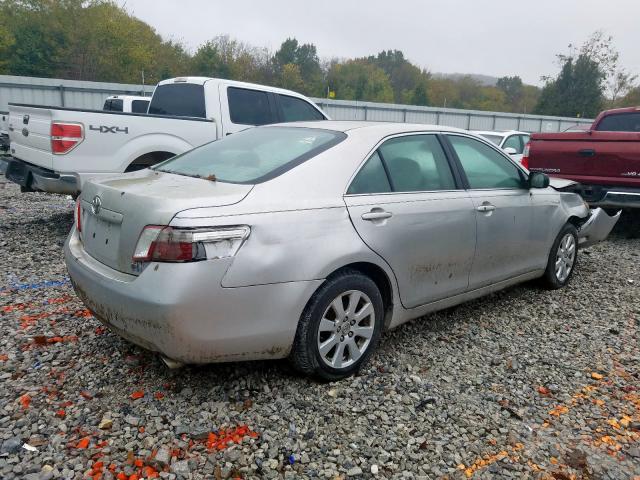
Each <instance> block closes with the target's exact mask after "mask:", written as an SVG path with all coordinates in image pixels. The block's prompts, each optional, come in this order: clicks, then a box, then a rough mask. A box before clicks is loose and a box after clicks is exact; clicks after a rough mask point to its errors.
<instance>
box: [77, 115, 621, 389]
mask: <svg viewBox="0 0 640 480" xmlns="http://www.w3.org/2000/svg"><path fill="white" fill-rule="evenodd" d="M616 220H617V216H615V217H609V216H608V215H607V214H605V213H604V212H603V211H600V210H595V211H590V210H589V208H588V207H587V206H586V205H585V203H584V202H583V201H582V200H581V198H580V197H579V196H578V195H575V194H572V193H563V192H562V191H560V190H558V189H556V188H553V187H552V186H549V178H548V177H546V176H545V175H543V174H541V173H529V172H528V171H526V170H525V169H523V168H522V167H520V166H519V165H517V164H516V163H515V162H513V161H512V160H511V159H510V158H509V156H508V155H506V154H505V153H504V152H503V151H501V150H500V149H498V148H497V147H495V146H494V145H492V144H491V143H490V142H489V141H487V140H484V139H482V138H480V137H477V136H475V135H472V134H469V133H468V132H464V131H462V130H456V129H449V128H444V127H431V126H425V125H407V124H382V123H380V124H374V123H359V122H330V121H324V122H312V123H299V124H288V125H287V124H284V125H278V126H265V127H258V128H253V129H250V130H247V131H244V132H241V133H237V134H234V135H232V136H229V137H226V138H224V139H223V140H220V141H217V142H213V143H209V144H207V145H204V146H202V147H199V148H197V149H195V150H192V151H190V152H187V153H185V154H182V155H179V156H177V157H174V158H172V159H169V160H167V161H165V162H163V163H161V164H158V165H156V166H155V167H152V168H151V169H147V170H143V171H139V172H133V173H130V174H126V175H123V176H119V177H115V178H113V179H110V180H101V181H96V182H90V183H88V185H87V186H86V187H85V188H84V191H83V192H82V195H81V197H80V198H79V199H78V203H77V209H76V222H75V227H74V229H73V230H72V232H71V233H70V235H69V238H68V240H67V243H66V245H65V258H66V264H67V267H68V270H69V274H70V276H71V279H72V281H73V285H74V287H75V289H76V292H77V293H78V295H79V296H80V298H81V299H82V300H83V301H84V303H85V304H86V305H87V307H88V308H89V309H90V310H91V311H92V312H93V313H94V314H95V316H96V317H97V318H98V319H99V320H101V321H102V322H104V323H105V324H106V325H107V326H108V327H109V328H111V329H112V330H113V331H114V332H116V333H118V334H119V335H121V336H122V337H124V338H126V339H128V340H129V341H131V342H133V343H135V344H137V345H140V346H142V347H143V348H146V349H149V350H153V351H157V352H160V353H161V354H162V356H163V358H164V359H165V361H166V362H167V363H168V364H170V365H180V364H182V363H209V362H223V361H237V360H256V359H270V358H284V357H289V358H290V360H291V361H292V363H293V365H294V366H295V367H297V368H298V369H299V370H300V371H302V372H305V373H307V374H313V375H317V376H320V377H323V378H325V379H339V378H342V377H345V376H347V375H350V374H352V373H354V372H355V371H356V370H357V369H358V368H360V367H361V366H362V364H363V363H364V362H365V361H366V360H367V359H368V358H369V357H370V355H371V354H372V352H373V350H374V349H375V347H376V344H377V343H378V341H379V340H380V336H381V333H382V332H383V331H384V330H386V329H389V328H393V327H396V326H398V325H400V324H402V323H404V322H406V321H408V320H411V319H415V318H418V317H421V316H423V315H425V314H427V313H429V312H432V311H434V310H438V309H442V308H446V307H450V306H452V305H455V304H458V303H461V302H464V301H467V300H470V299H472V298H476V297H480V296H482V295H486V294H488V293H491V292H494V291H496V290H500V289H503V288H505V287H508V286H510V285H514V284H516V283H520V282H524V281H527V280H532V279H540V280H541V281H542V282H543V283H544V284H545V285H547V286H548V287H550V288H560V287H563V286H565V285H566V284H567V283H568V282H569V280H570V279H571V276H572V274H573V273H574V270H575V266H576V261H577V254H578V247H579V246H580V245H588V244H590V243H593V242H596V241H599V240H602V239H604V238H605V237H606V236H607V235H608V233H609V231H610V230H611V228H612V227H613V225H614V224H615V222H616Z"/></svg>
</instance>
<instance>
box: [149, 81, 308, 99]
mask: <svg viewBox="0 0 640 480" xmlns="http://www.w3.org/2000/svg"><path fill="white" fill-rule="evenodd" d="M174 83H191V84H195V85H204V84H205V83H213V84H221V83H224V84H225V85H228V86H230V87H244V88H249V89H253V90H262V91H266V92H274V93H282V94H285V95H289V96H294V97H300V98H305V99H308V97H306V96H304V95H303V94H301V93H298V92H295V91H293V90H287V89H284V88H278V87H272V86H269V85H261V84H258V83H249V82H240V81H238V80H227V79H224V78H214V77H195V76H194V77H189V76H187V77H174V78H167V79H166V80H162V81H160V82H158V86H160V85H171V84H174Z"/></svg>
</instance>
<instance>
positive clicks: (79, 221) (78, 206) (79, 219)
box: [76, 197, 82, 232]
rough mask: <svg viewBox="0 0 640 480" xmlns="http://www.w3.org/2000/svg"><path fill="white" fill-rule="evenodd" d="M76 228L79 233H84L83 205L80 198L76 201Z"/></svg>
mask: <svg viewBox="0 0 640 480" xmlns="http://www.w3.org/2000/svg"><path fill="white" fill-rule="evenodd" d="M76 228H77V229H78V232H82V204H81V203H80V197H78V198H77V199H76Z"/></svg>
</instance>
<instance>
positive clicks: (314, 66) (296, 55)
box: [273, 38, 323, 95]
mask: <svg viewBox="0 0 640 480" xmlns="http://www.w3.org/2000/svg"><path fill="white" fill-rule="evenodd" d="M273 64H274V65H275V69H276V71H277V72H279V74H280V79H281V80H282V79H283V78H284V76H285V75H286V76H287V77H288V78H289V79H290V75H291V74H292V70H291V67H288V70H289V71H288V72H287V73H286V74H285V72H284V69H285V67H286V66H287V65H295V66H297V67H298V73H299V75H300V78H301V79H302V84H300V86H299V88H298V91H301V92H302V93H305V94H307V95H321V94H322V90H323V74H322V68H321V67H320V59H319V58H318V52H317V50H316V46H315V45H313V44H310V43H305V44H302V45H300V44H299V43H298V40H296V39H295V38H287V39H286V40H285V41H284V42H282V45H280V48H279V49H278V50H277V51H276V53H275V54H274V55H273ZM281 86H283V87H284V85H283V84H281ZM285 88H287V87H285Z"/></svg>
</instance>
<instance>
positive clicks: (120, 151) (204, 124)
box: [5, 77, 327, 195]
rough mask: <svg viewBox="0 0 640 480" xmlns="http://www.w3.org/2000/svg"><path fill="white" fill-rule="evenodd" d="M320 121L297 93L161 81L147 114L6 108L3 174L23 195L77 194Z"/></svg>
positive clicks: (210, 81)
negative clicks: (285, 125) (234, 138)
mask: <svg viewBox="0 0 640 480" xmlns="http://www.w3.org/2000/svg"><path fill="white" fill-rule="evenodd" d="M322 119H327V116H326V115H325V114H324V113H323V112H322V110H320V109H319V108H318V107H317V106H316V105H315V104H314V103H313V102H312V101H311V100H309V99H308V98H306V97H304V96H303V95H300V94H298V93H295V92H292V91H289V90H283V89H279V88H272V87H267V86H263V85H254V84H250V83H243V82H235V81H230V80H220V79H214V78H204V77H184V78H174V79H169V80H164V81H162V82H160V83H159V84H158V85H157V87H156V89H155V91H154V93H153V97H152V98H151V103H150V104H149V110H148V114H136V113H122V112H104V111H98V110H79V109H72V108H61V107H44V106H36V105H24V104H17V103H10V104H9V136H10V140H11V152H10V153H11V155H12V157H13V158H12V159H11V160H10V161H9V165H8V167H7V171H6V174H5V175H6V177H7V178H8V179H9V180H11V181H12V182H15V183H17V184H19V185H20V186H21V190H22V191H44V192H50V193H63V194H69V195H77V194H78V193H79V192H80V191H81V190H82V185H83V184H84V182H85V181H87V180H88V179H90V178H101V177H110V176H113V175H114V174H119V173H122V172H129V171H133V170H140V169H143V168H146V167H148V166H150V165H153V164H155V163H158V162H160V161H162V160H165V159H167V158H169V157H172V156H174V155H177V154H179V153H183V152H185V151H187V150H191V149H192V148H194V147H197V146H199V145H202V144H204V143H207V142H210V141H213V140H217V139H219V138H222V137H223V136H225V135H230V134H232V133H234V132H238V131H240V130H244V129H246V128H249V127H252V126H255V125H265V124H269V123H278V122H295V121H304V120H322Z"/></svg>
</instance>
